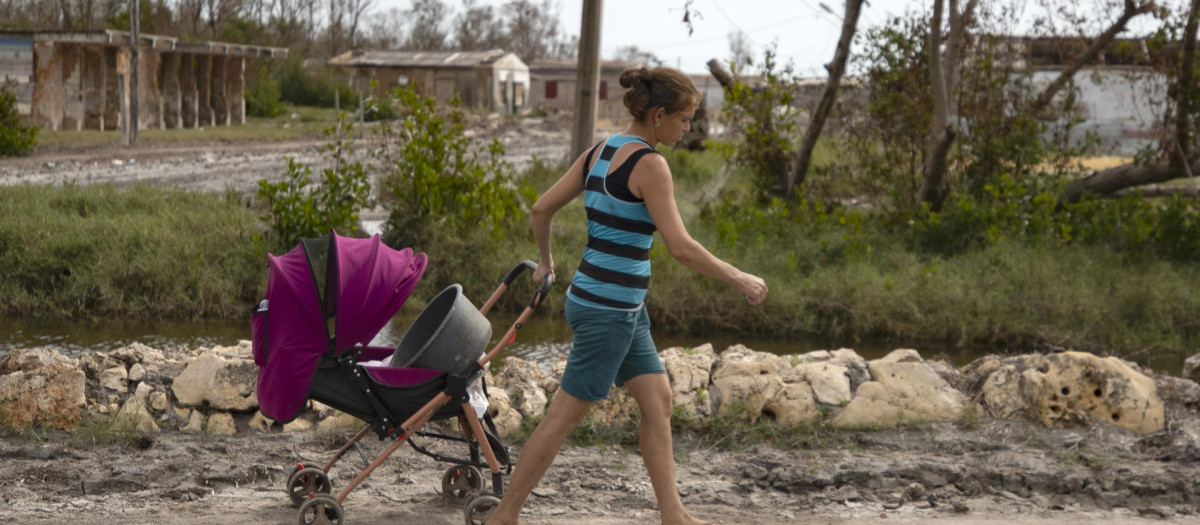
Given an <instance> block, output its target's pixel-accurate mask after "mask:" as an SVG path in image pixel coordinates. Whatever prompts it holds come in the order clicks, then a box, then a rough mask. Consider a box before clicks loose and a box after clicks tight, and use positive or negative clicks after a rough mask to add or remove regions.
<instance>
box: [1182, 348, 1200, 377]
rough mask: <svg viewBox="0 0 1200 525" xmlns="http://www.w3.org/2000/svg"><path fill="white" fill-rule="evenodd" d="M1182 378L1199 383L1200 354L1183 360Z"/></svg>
mask: <svg viewBox="0 0 1200 525" xmlns="http://www.w3.org/2000/svg"><path fill="white" fill-rule="evenodd" d="M1183 377H1184V378H1185V379H1191V380H1192V381H1195V382H1197V383H1200V354H1196V355H1193V356H1191V357H1189V358H1187V359H1184V360H1183Z"/></svg>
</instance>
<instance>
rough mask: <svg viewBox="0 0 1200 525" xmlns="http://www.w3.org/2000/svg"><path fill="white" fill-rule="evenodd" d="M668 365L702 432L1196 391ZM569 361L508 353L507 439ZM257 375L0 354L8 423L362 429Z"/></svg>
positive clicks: (785, 366) (1109, 381) (1048, 410)
mask: <svg viewBox="0 0 1200 525" xmlns="http://www.w3.org/2000/svg"><path fill="white" fill-rule="evenodd" d="M662 359H663V364H664V366H665V368H666V370H667V374H668V378H669V380H670V384H671V389H672V395H673V397H674V404H675V406H677V407H678V409H677V415H678V416H681V417H682V418H683V421H686V422H687V424H689V425H690V426H692V427H693V428H696V429H700V428H704V427H705V426H706V425H707V424H708V421H709V420H710V418H711V417H713V415H714V414H728V415H733V416H736V417H741V418H745V419H746V420H747V421H754V420H759V419H769V420H773V421H777V422H779V423H784V424H798V423H805V422H813V421H818V420H822V421H824V422H827V423H828V424H830V425H832V426H835V427H841V428H883V427H890V426H895V425H899V424H911V423H920V422H929V421H956V420H962V419H966V418H976V417H981V416H990V417H995V418H1006V419H1025V420H1030V421H1035V422H1040V423H1041V424H1043V425H1046V426H1050V427H1072V426H1084V425H1095V424H1104V425H1112V426H1115V427H1120V428H1123V429H1126V430H1129V431H1132V432H1136V433H1140V434H1149V433H1153V432H1157V431H1159V430H1162V429H1163V428H1164V426H1165V425H1166V424H1167V422H1168V421H1167V420H1168V419H1169V418H1170V412H1169V411H1167V410H1166V408H1165V407H1166V405H1167V404H1168V403H1167V401H1180V400H1182V402H1188V403H1196V402H1200V385H1197V384H1196V383H1194V382H1193V381H1191V380H1189V379H1183V378H1167V377H1161V376H1159V377H1151V376H1150V375H1147V374H1145V373H1143V372H1142V371H1140V370H1139V369H1138V367H1137V366H1136V365H1133V364H1130V363H1127V362H1125V361H1122V360H1119V359H1117V358H1113V357H1105V358H1101V357H1097V356H1095V355H1092V354H1087V353H1081V352H1064V353H1056V354H1048V355H1043V354H1030V355H1022V356H1012V357H1000V356H988V357H985V358H982V359H979V360H977V361H975V362H973V363H971V364H969V365H967V366H965V367H962V368H961V369H959V368H956V367H954V366H952V365H949V364H947V363H945V362H941V361H932V360H925V359H923V358H921V356H920V354H919V353H918V352H917V351H915V350H911V349H899V350H895V351H893V352H892V353H891V354H889V355H887V356H886V357H883V358H881V359H876V360H870V361H868V360H866V359H863V358H862V357H861V356H859V355H858V354H857V353H855V352H854V351H853V350H851V349H839V350H834V351H817V352H810V353H806V354H798V355H787V356H778V355H774V354H770V353H766V352H758V351H755V350H752V349H749V348H746V347H745V346H741V345H736V346H732V347H730V348H728V349H726V350H725V351H723V352H721V353H720V354H717V353H716V352H715V351H714V349H713V347H712V346H711V345H702V346H699V347H696V348H670V349H667V350H664V351H663V352H662ZM564 364H565V362H560V363H558V365H557V366H556V367H554V370H553V371H547V370H544V369H543V368H541V367H539V366H538V365H537V364H535V363H533V362H530V361H525V360H522V359H519V358H514V357H510V358H507V359H506V360H505V361H504V363H503V364H502V366H501V367H500V368H499V372H498V373H496V374H495V375H494V376H492V375H491V374H488V376H489V377H487V378H486V380H487V382H488V386H489V394H490V407H489V412H490V413H491V415H492V417H493V418H494V420H495V421H496V424H497V427H498V429H499V432H500V434H501V436H502V437H506V436H510V435H512V434H513V433H515V432H517V431H518V430H519V429H520V428H521V424H522V421H523V420H524V419H525V418H531V417H532V418H537V417H540V416H541V415H542V414H543V413H544V411H545V409H546V407H547V405H548V402H549V399H551V398H552V397H553V396H554V394H555V392H557V390H558V379H559V377H561V371H562V367H563V366H564ZM256 381H257V368H256V367H255V365H254V363H253V358H252V356H251V353H250V345H249V342H243V343H242V344H240V345H238V346H233V347H213V348H201V349H197V350H190V351H189V350H181V351H171V352H164V351H162V350H158V349H154V348H150V347H147V346H144V345H141V344H134V345H132V346H129V347H126V348H122V349H119V350H116V351H113V352H109V353H96V354H87V355H84V356H82V357H79V358H76V359H70V358H68V357H66V356H63V355H62V354H60V353H59V352H57V351H56V350H52V349H46V348H33V349H15V350H10V351H7V352H6V353H3V354H0V423H3V424H6V425H8V426H10V427H21V426H24V425H29V424H40V425H43V426H47V427H55V428H70V427H72V426H73V425H77V424H78V423H79V422H80V421H81V420H82V419H83V418H84V416H85V415H86V414H89V413H93V414H114V413H115V414H121V415H124V416H127V417H130V418H133V419H135V420H136V421H137V423H138V424H139V426H140V427H141V428H143V429H145V430H146V431H150V432H155V431H159V430H160V429H169V430H182V431H185V432H208V433H212V434H232V433H235V432H241V431H276V430H282V431H293V430H306V429H309V428H312V427H313V426H317V427H323V428H328V427H338V426H353V425H356V424H358V423H357V421H356V420H355V419H354V418H352V417H349V416H346V415H345V414H340V413H338V412H337V411H335V410H333V409H330V408H329V407H325V406H322V405H320V404H319V403H315V402H310V404H309V407H308V409H307V410H306V411H304V412H303V413H302V414H301V415H300V416H299V417H297V418H296V420H294V421H293V422H291V423H289V424H287V425H279V424H277V423H275V422H273V421H271V420H269V419H267V418H265V417H263V415H262V414H261V413H259V412H258V411H257V408H258V401H257V398H256V395H255V386H256ZM347 388H352V387H351V386H347ZM1160 391H1161V392H1165V393H1164V394H1163V395H1160ZM1164 399H1166V401H1164ZM636 412H637V407H636V404H635V403H634V401H633V399H632V398H631V397H630V396H629V395H628V394H626V393H625V391H624V389H614V390H613V391H612V394H611V395H610V397H609V399H607V400H605V401H602V402H599V403H596V405H595V406H594V408H593V410H592V417H593V418H594V419H596V420H598V421H599V422H601V423H603V424H607V425H623V424H627V423H629V422H630V421H631V420H632V418H633V415H634V414H636Z"/></svg>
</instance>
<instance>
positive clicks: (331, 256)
mask: <svg viewBox="0 0 1200 525" xmlns="http://www.w3.org/2000/svg"><path fill="white" fill-rule="evenodd" d="M267 259H268V270H267V293H266V296H265V298H266V301H265V308H264V307H263V306H264V305H262V304H260V306H259V308H258V309H256V310H255V315H254V316H253V320H252V321H253V322H252V332H253V339H254V363H255V364H256V365H258V367H259V368H258V390H257V393H258V404H259V408H260V409H261V410H262V413H263V415H265V416H267V417H269V418H271V419H274V420H276V421H290V420H291V419H292V418H295V417H296V415H297V414H298V413H299V412H300V410H301V409H302V408H303V407H304V403H305V401H306V400H307V399H308V386H309V382H310V381H311V379H312V375H313V371H314V370H315V369H316V366H317V363H318V362H319V361H320V359H321V356H322V355H324V354H338V353H341V352H344V351H346V350H347V349H350V348H352V347H354V346H355V345H356V344H362V345H364V346H365V345H366V344H367V343H369V342H370V341H371V339H372V338H374V337H375V334H377V333H378V332H379V330H380V329H382V328H383V327H384V325H386V324H387V322H388V321H389V320H390V319H391V318H392V316H394V315H395V314H396V312H397V311H399V310H400V307H401V306H403V305H404V302H405V301H406V300H408V296H409V294H411V293H412V290H413V288H415V287H416V285H417V282H418V281H420V279H421V276H422V275H423V274H424V273H425V265H426V263H427V258H426V256H425V254H424V253H416V254H414V253H413V251H412V249H411V248H405V249H403V250H394V249H392V248H389V247H388V246H386V245H384V244H383V242H382V241H381V240H380V238H379V236H378V235H375V236H374V237H372V238H370V239H353V238H349V237H342V236H340V235H338V234H337V233H330V234H329V235H325V236H322V237H318V238H315V239H303V240H301V241H300V243H299V244H298V245H297V246H296V247H295V248H292V250H291V251H289V252H287V253H286V254H284V255H282V256H278V257H276V256H274V255H268V256H267Z"/></svg>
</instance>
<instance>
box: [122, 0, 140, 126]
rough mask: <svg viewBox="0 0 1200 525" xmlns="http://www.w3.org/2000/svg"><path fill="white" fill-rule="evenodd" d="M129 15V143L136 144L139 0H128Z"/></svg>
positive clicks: (127, 123) (127, 124)
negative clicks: (129, 6)
mask: <svg viewBox="0 0 1200 525" xmlns="http://www.w3.org/2000/svg"><path fill="white" fill-rule="evenodd" d="M130 3H131V4H132V6H131V11H130V14H129V122H126V123H125V125H126V126H128V127H129V143H130V144H135V143H137V132H138V62H139V59H138V26H140V25H142V24H141V20H142V15H141V13H140V10H139V8H138V4H141V0H130Z"/></svg>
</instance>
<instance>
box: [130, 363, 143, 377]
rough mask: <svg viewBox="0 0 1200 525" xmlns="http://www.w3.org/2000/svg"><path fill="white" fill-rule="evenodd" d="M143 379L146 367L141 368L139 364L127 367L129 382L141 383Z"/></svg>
mask: <svg viewBox="0 0 1200 525" xmlns="http://www.w3.org/2000/svg"><path fill="white" fill-rule="evenodd" d="M145 377H146V367H144V366H142V364H141V363H134V364H133V366H131V367H129V380H130V381H141V380H142V379H145Z"/></svg>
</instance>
